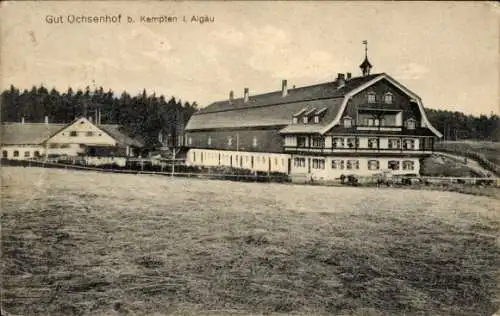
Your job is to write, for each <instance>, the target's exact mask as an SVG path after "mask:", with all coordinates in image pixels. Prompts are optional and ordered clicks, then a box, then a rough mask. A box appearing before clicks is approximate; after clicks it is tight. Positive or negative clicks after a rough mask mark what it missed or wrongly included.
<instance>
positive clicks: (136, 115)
mask: <svg viewBox="0 0 500 316" xmlns="http://www.w3.org/2000/svg"><path fill="white" fill-rule="evenodd" d="M196 109H197V104H196V102H193V103H189V102H184V103H182V101H181V100H176V98H175V97H170V98H169V99H168V100H167V98H166V97H165V96H163V95H160V96H157V95H156V94H154V93H153V94H147V93H146V90H143V91H142V93H139V94H137V95H135V96H132V95H130V94H129V93H127V92H122V93H121V94H120V95H119V96H117V95H116V94H115V93H114V92H113V91H111V90H108V91H104V89H103V88H102V87H100V88H96V89H94V90H91V89H90V88H89V87H87V88H86V89H85V90H83V91H82V90H77V91H73V89H72V88H68V90H67V91H65V92H62V93H61V92H59V91H57V90H56V89H51V90H50V91H49V90H48V89H46V88H45V87H43V86H40V87H33V88H31V90H24V91H23V92H20V90H19V89H17V88H16V87H14V86H11V87H10V89H8V90H5V91H3V92H2V94H1V121H2V122H20V121H21V118H22V117H24V120H25V122H27V123H28V122H44V119H45V116H48V119H49V122H50V123H69V122H71V121H73V120H74V119H75V118H76V117H79V116H85V117H93V118H94V119H95V117H96V111H97V110H100V113H101V124H119V125H122V126H123V127H124V129H125V130H126V132H127V133H128V134H129V135H131V136H134V137H140V138H142V139H143V140H144V141H145V143H146V145H147V146H148V147H154V146H157V145H158V134H159V132H160V131H162V132H163V133H165V134H168V133H170V134H172V135H174V134H175V133H177V132H178V131H179V130H180V129H182V127H183V126H184V125H185V124H186V123H187V121H188V120H189V118H190V117H191V115H192V114H193V113H194V112H195V111H196Z"/></svg>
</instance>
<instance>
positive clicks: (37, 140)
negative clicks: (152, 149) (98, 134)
mask: <svg viewBox="0 0 500 316" xmlns="http://www.w3.org/2000/svg"><path fill="white" fill-rule="evenodd" d="M70 124H71V123H70ZM70 124H54V123H18V122H4V123H2V124H1V130H0V143H1V144H2V145H39V144H43V143H44V142H45V141H47V140H48V139H49V138H50V137H52V136H53V135H55V134H56V133H58V132H59V131H61V130H62V129H64V128H65V127H66V126H68V125H70ZM97 127H98V128H100V129H101V130H102V131H104V132H105V133H107V134H108V135H109V136H111V137H112V138H114V139H115V140H116V141H117V142H118V143H119V144H121V145H127V146H136V147H142V146H143V142H142V141H141V140H139V139H137V138H132V137H130V136H128V135H127V134H126V133H125V132H124V131H123V130H122V128H121V127H120V126H119V125H115V124H102V125H98V126H97Z"/></svg>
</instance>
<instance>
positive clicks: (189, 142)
mask: <svg viewBox="0 0 500 316" xmlns="http://www.w3.org/2000/svg"><path fill="white" fill-rule="evenodd" d="M191 144H193V138H191V137H189V138H188V145H191Z"/></svg>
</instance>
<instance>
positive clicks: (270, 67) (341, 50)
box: [0, 1, 500, 115]
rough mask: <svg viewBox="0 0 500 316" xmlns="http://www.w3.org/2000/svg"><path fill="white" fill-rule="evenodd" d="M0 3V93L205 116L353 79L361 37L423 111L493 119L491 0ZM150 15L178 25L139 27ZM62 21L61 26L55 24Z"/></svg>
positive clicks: (497, 104) (498, 32) (495, 45)
mask: <svg viewBox="0 0 500 316" xmlns="http://www.w3.org/2000/svg"><path fill="white" fill-rule="evenodd" d="M0 5H1V11H0V14H1V20H0V26H1V31H0V32H1V33H0V34H1V37H0V40H1V46H0V50H1V56H0V57H1V59H0V67H1V68H0V71H1V72H0V75H1V76H0V78H1V79H0V88H2V89H6V88H8V87H9V86H10V85H11V84H13V85H14V86H16V87H18V88H21V89H29V88H31V87H32V86H33V85H37V86H39V85H41V84H42V85H43V86H45V87H46V88H48V89H50V88H52V87H54V88H56V89H58V90H60V91H65V90H67V88H68V87H72V88H73V89H74V90H75V89H78V88H81V89H84V88H85V87H86V86H90V87H91V89H93V88H94V87H100V86H102V87H103V88H104V89H105V90H108V89H111V90H113V91H114V92H115V93H117V94H120V93H121V92H123V91H127V92H128V93H130V94H132V95H135V94H137V93H139V92H141V91H142V90H143V89H146V91H148V92H149V93H153V92H154V93H156V95H157V96H159V95H165V96H166V97H167V98H168V97H170V96H175V97H176V98H177V99H179V98H180V99H181V100H182V101H189V102H193V101H196V102H197V103H198V104H199V106H200V107H203V106H206V105H208V104H210V103H211V102H214V101H217V100H223V99H226V98H228V94H229V91H230V90H234V93H235V96H236V97H241V95H242V94H243V90H244V88H249V90H250V95H252V94H258V93H265V92H270V91H276V90H279V89H281V81H282V80H283V79H287V80H288V85H289V86H290V87H291V86H293V85H295V86H297V87H299V86H306V85H312V84H316V83H323V82H328V81H333V80H334V79H335V78H336V76H337V73H346V72H351V73H353V76H359V75H360V74H361V70H360V69H359V64H360V63H361V62H362V60H363V58H364V45H363V44H362V42H363V40H367V41H368V56H369V59H370V62H371V63H372V65H373V66H374V68H373V69H372V73H382V72H385V73H387V74H389V75H390V76H391V77H393V78H394V79H396V80H397V81H399V82H400V83H402V84H403V85H405V86H407V87H408V88H409V89H410V90H412V91H414V92H416V93H417V94H418V95H419V96H420V97H421V98H422V100H423V102H424V105H425V106H426V107H430V108H435V109H446V110H451V111H462V112H465V113H467V114H475V115H478V114H483V113H484V114H490V113H491V112H493V113H496V114H499V113H500V94H499V87H500V82H499V79H500V72H499V71H500V67H499V66H500V58H499V57H500V56H499V53H500V49H499V41H500V24H499V22H500V19H499V17H500V6H499V5H497V4H495V2H477V3H476V2H376V1H370V2H354V3H348V2H340V1H335V2H292V3H290V2H244V1H239V2H210V3H206V2H156V1H148V2H146V1H136V2H132V1H126V2H119V1H102V2H99V1H91V2H85V3H84V2H76V1H70V2H62V1H54V2H51V1H43V2H2V3H0ZM118 14H120V15H121V19H120V23H76V22H73V23H71V18H72V17H81V16H82V15H83V16H85V17H87V16H105V15H108V16H117V15H118ZM159 16H169V17H172V18H173V17H176V18H177V21H176V22H171V23H148V22H147V19H146V18H147V17H159ZM193 16H195V17H199V16H203V17H208V18H213V22H212V21H209V22H206V23H199V22H196V21H192V17H193ZM59 17H61V18H60V19H61V20H62V22H63V23H54V22H55V21H58V18H59ZM141 17H143V20H142V21H141ZM127 18H132V19H133V23H129V22H128V21H129V20H128V19H127ZM184 18H185V19H186V22H184V20H183V19H184ZM51 22H52V23H51Z"/></svg>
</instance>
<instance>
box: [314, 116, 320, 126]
mask: <svg viewBox="0 0 500 316" xmlns="http://www.w3.org/2000/svg"><path fill="white" fill-rule="evenodd" d="M318 123H319V116H317V115H315V116H314V124H318Z"/></svg>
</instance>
